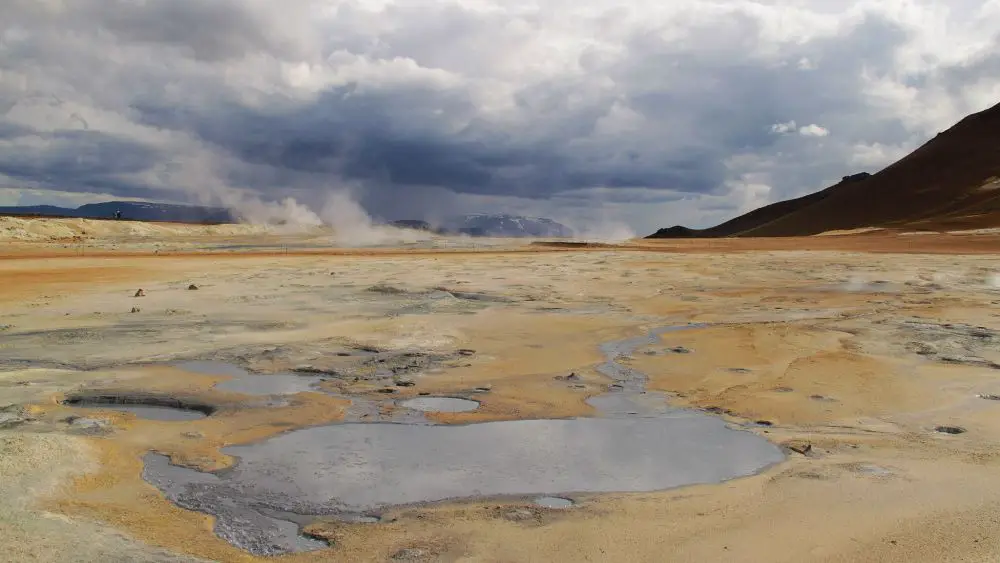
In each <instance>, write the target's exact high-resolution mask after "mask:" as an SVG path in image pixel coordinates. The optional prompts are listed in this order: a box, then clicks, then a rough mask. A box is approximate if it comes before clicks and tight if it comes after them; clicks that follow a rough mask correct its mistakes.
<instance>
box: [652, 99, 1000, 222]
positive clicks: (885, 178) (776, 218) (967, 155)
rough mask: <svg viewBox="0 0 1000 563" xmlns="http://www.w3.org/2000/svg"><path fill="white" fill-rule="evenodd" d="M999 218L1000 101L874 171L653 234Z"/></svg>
mask: <svg viewBox="0 0 1000 563" xmlns="http://www.w3.org/2000/svg"><path fill="white" fill-rule="evenodd" d="M997 226H1000V104H998V105H996V106H994V107H992V108H990V109H987V110H985V111H982V112H979V113H976V114H973V115H970V116H968V117H966V118H965V119H963V120H962V121H960V122H959V123H958V124H956V125H955V126H954V127H952V128H951V129H949V130H947V131H945V132H944V133H941V134H939V135H938V136H937V137H935V138H934V139H932V140H930V141H928V142H927V143H925V144H924V145H923V146H921V147H920V148H918V149H917V150H915V151H914V152H912V153H911V154H910V155H908V156H906V157H905V158H903V159H901V160H899V161H898V162H896V163H894V164H892V165H891V166H889V167H887V168H885V169H884V170H882V171H880V172H878V173H877V174H874V175H871V176H863V175H855V176H849V177H846V178H845V179H844V181H842V182H840V183H839V184H837V185H835V186H831V187H829V188H827V189H825V190H822V191H819V192H816V193H813V194H810V195H807V196H804V197H801V198H797V199H793V200H787V201H782V202H778V203H774V204H771V205H769V206H766V207H762V208H760V209H757V210H754V211H751V212H750V213H747V214H745V215H741V216H740V217H737V218H735V219H732V220H730V221H727V222H726V223H723V224H721V225H717V226H715V227H711V228H709V229H703V230H688V231H687V232H685V230H684V229H683V227H680V228H678V227H672V228H671V229H660V231H657V233H654V234H653V235H650V238H679V237H681V236H688V237H690V236H702V237H720V236H803V235H813V234H817V233H821V232H824V231H831V230H841V229H856V228H863V227H885V228H908V229H930V230H951V229H974V228H986V227H997Z"/></svg>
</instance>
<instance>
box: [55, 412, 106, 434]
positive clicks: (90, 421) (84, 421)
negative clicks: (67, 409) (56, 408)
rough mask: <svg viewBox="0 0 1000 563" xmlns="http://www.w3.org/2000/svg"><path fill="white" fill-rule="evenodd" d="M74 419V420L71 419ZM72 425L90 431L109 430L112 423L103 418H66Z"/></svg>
mask: <svg viewBox="0 0 1000 563" xmlns="http://www.w3.org/2000/svg"><path fill="white" fill-rule="evenodd" d="M70 419H72V420H70ZM66 422H68V423H69V425H70V426H73V427H75V428H81V429H83V430H89V431H92V432H93V431H102V430H108V429H109V428H110V427H111V423H110V422H108V421H107V420H105V419H103V418H86V417H82V416H71V417H69V418H67V419H66Z"/></svg>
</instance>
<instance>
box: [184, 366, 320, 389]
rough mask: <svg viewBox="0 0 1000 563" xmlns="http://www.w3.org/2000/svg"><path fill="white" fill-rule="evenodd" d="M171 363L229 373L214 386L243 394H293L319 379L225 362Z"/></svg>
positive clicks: (204, 371)
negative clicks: (257, 371) (254, 370)
mask: <svg viewBox="0 0 1000 563" xmlns="http://www.w3.org/2000/svg"><path fill="white" fill-rule="evenodd" d="M174 367H176V368H179V369H182V370H184V371H189V372H191V373H201V374H205V375H221V376H226V377H230V378H231V379H228V380H226V381H223V382H221V383H218V384H216V385H215V388H216V389H218V390H220V391H232V392H234V393H243V394H244V395H294V394H296V393H305V392H309V391H316V389H315V385H316V384H317V383H319V382H320V381H321V380H322V378H320V377H318V376H315V375H298V374H294V373H272V374H254V373H250V372H248V371H247V370H245V369H243V368H241V367H239V366H236V365H233V364H229V363H225V362H210V361H192V362H181V363H178V364H174Z"/></svg>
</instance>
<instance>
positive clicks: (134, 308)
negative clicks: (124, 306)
mask: <svg viewBox="0 0 1000 563" xmlns="http://www.w3.org/2000/svg"><path fill="white" fill-rule="evenodd" d="M140 311H142V309H140V308H138V307H132V312H133V313H138V312H140Z"/></svg>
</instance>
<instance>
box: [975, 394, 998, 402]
mask: <svg viewBox="0 0 1000 563" xmlns="http://www.w3.org/2000/svg"><path fill="white" fill-rule="evenodd" d="M979 398H980V399H986V400H987V401H1000V395H994V394H992V393H983V394H981V395H979Z"/></svg>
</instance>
